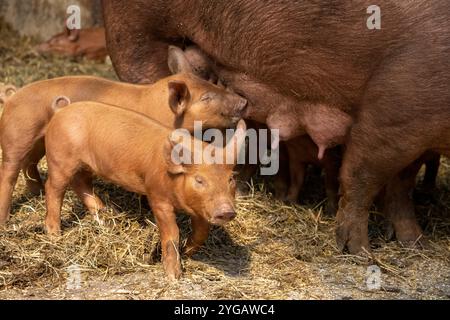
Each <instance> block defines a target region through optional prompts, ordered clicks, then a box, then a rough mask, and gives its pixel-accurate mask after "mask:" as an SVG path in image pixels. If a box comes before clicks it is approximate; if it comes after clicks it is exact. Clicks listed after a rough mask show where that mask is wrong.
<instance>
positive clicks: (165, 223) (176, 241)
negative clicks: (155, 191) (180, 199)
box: [148, 197, 181, 281]
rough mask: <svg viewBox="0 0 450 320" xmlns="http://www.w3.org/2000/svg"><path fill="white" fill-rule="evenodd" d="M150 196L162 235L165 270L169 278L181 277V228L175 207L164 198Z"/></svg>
mask: <svg viewBox="0 0 450 320" xmlns="http://www.w3.org/2000/svg"><path fill="white" fill-rule="evenodd" d="M148 198H149V203H150V206H151V207H152V211H153V215H154V216H155V219H156V224H157V226H158V228H159V232H160V236H161V249H162V262H163V265H164V270H165V272H166V275H167V277H168V278H169V280H171V281H173V280H176V279H179V278H180V276H181V256H180V250H179V247H180V230H179V229H178V225H177V221H176V216H175V210H174V207H173V206H172V205H171V204H170V203H168V202H166V201H164V200H161V199H151V198H150V197H148Z"/></svg>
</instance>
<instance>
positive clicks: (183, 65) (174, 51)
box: [167, 46, 193, 74]
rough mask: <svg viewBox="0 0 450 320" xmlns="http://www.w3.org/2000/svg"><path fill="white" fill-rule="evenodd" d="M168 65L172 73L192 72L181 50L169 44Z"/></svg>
mask: <svg viewBox="0 0 450 320" xmlns="http://www.w3.org/2000/svg"><path fill="white" fill-rule="evenodd" d="M167 62H168V65H169V69H170V72H172V74H178V73H193V68H192V65H191V64H190V63H189V61H188V60H187V59H186V55H185V53H184V51H183V50H181V49H180V48H178V47H175V46H169V51H168V61H167Z"/></svg>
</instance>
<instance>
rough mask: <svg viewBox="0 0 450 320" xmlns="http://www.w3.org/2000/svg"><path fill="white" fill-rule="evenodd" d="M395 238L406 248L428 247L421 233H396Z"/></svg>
mask: <svg viewBox="0 0 450 320" xmlns="http://www.w3.org/2000/svg"><path fill="white" fill-rule="evenodd" d="M397 240H398V242H400V244H401V245H402V246H404V247H406V248H414V249H428V248H429V247H430V244H429V242H428V240H427V239H426V238H424V236H423V234H422V233H419V234H407V235H402V234H400V235H397Z"/></svg>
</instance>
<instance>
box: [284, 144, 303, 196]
mask: <svg viewBox="0 0 450 320" xmlns="http://www.w3.org/2000/svg"><path fill="white" fill-rule="evenodd" d="M291 143H294V142H291ZM291 143H290V142H288V143H287V145H288V153H289V171H290V180H291V183H290V185H289V190H288V194H287V197H286V200H287V201H289V202H292V203H296V202H297V201H298V197H299V195H300V191H301V189H302V187H303V183H304V181H305V175H306V164H305V163H303V162H301V161H300V160H299V159H297V158H296V156H295V154H296V153H295V146H292V147H290V146H291Z"/></svg>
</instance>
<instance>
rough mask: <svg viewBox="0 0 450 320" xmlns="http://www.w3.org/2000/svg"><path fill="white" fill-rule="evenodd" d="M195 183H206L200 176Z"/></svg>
mask: <svg viewBox="0 0 450 320" xmlns="http://www.w3.org/2000/svg"><path fill="white" fill-rule="evenodd" d="M195 182H197V183H198V184H199V185H203V184H204V183H205V182H204V180H203V178H202V177H200V176H196V177H195Z"/></svg>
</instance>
